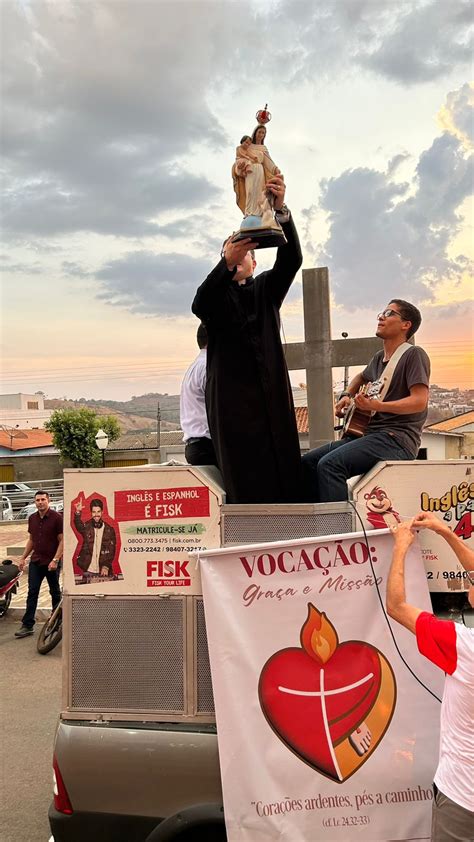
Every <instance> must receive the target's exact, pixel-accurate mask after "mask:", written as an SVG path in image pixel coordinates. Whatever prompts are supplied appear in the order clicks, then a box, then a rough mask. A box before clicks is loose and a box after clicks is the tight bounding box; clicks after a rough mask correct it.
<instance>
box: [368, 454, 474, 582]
mask: <svg viewBox="0 0 474 842" xmlns="http://www.w3.org/2000/svg"><path fill="white" fill-rule="evenodd" d="M471 464H472V463H470V462H469V461H467V460H465V459H458V460H455V459H450V460H448V461H442V462H441V461H440V462H434V461H433V462H431V461H430V462H385V463H383V464H382V465H380V466H376V467H375V468H374V469H373V470H372V471H370V472H369V473H368V474H366V475H365V476H363V477H362V479H361V481H360V482H359V483H358V484H357V485H356V486H355V488H354V490H353V498H354V502H355V504H356V507H357V511H358V513H359V516H360V517H361V519H362V521H363V523H364V525H365V528H366V529H371V530H372V529H386V528H387V527H391V526H394V525H395V524H396V523H399V522H401V521H402V520H407V519H408V518H411V517H414V515H416V514H417V513H418V512H420V511H422V512H434V513H435V514H436V516H437V517H439V518H440V519H441V520H444V521H445V522H446V523H448V525H449V527H450V528H451V529H452V530H453V532H454V533H455V534H456V535H458V536H459V537H460V538H461V539H462V540H463V541H466V543H468V544H469V546H471V547H472V548H473V549H474V477H473V475H472V474H471V471H472V468H471ZM419 540H420V547H421V552H422V555H423V561H424V565H425V570H426V577H427V579H428V587H429V589H430V591H433V592H434V591H458V592H460V591H463V590H467V589H468V580H467V575H466V572H465V571H464V570H463V568H462V567H461V565H460V564H459V562H458V560H457V558H456V556H455V554H454V552H453V551H452V550H451V549H450V547H448V545H447V544H446V541H444V540H443V538H441V537H440V536H439V535H436V533H434V532H432V531H431V530H428V529H425V530H422V532H421V533H420V537H419Z"/></svg>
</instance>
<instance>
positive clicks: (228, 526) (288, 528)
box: [222, 507, 353, 547]
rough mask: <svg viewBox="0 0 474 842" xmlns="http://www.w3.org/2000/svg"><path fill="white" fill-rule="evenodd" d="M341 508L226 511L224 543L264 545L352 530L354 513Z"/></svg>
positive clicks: (225, 544) (230, 544)
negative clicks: (301, 511) (291, 512)
mask: <svg viewBox="0 0 474 842" xmlns="http://www.w3.org/2000/svg"><path fill="white" fill-rule="evenodd" d="M341 509H342V510H341V511H331V512H322V513H318V514H316V513H314V512H311V514H294V515H289V514H256V515H250V514H247V513H245V514H244V513H243V514H227V513H226V515H225V518H224V524H223V533H224V534H223V542H222V543H223V545H224V546H227V547H228V546H232V545H234V546H235V545H237V544H254V543H255V544H261V543H265V542H267V541H291V539H292V538H312V537H316V536H318V535H338V534H343V533H346V532H351V531H352V529H353V526H352V522H353V514H352V512H351V511H348V510H347V509H345V508H342V507H341Z"/></svg>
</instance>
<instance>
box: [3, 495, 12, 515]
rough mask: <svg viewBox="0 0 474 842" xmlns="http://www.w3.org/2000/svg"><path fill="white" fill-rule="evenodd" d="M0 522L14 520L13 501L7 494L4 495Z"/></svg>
mask: <svg viewBox="0 0 474 842" xmlns="http://www.w3.org/2000/svg"><path fill="white" fill-rule="evenodd" d="M0 520H13V507H12V504H11V500H10V499H9V498H8V497H7V496H6V495H5V494H2V505H1V509H0Z"/></svg>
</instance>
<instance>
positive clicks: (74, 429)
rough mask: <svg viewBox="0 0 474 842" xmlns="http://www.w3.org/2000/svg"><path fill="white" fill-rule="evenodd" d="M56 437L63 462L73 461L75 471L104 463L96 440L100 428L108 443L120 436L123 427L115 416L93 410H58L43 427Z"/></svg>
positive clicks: (55, 442) (57, 447)
mask: <svg viewBox="0 0 474 842" xmlns="http://www.w3.org/2000/svg"><path fill="white" fill-rule="evenodd" d="M44 426H45V429H46V430H48V431H49V432H50V433H52V434H53V443H54V446H55V447H56V449H57V450H59V454H60V459H61V462H65V461H70V462H72V465H73V467H74V468H93V467H95V466H96V465H101V464H102V457H101V453H100V450H99V449H98V447H97V445H96V443H95V437H96V434H97V432H98V430H100V429H101V428H102V429H103V430H105V432H106V433H107V435H108V437H109V443H110V442H113V441H115V440H116V439H118V437H119V436H120V432H121V431H120V426H119V423H118V421H117V419H116V418H115V417H114V416H113V415H98V414H97V412H94V410H93V409H88V408H87V407H82V408H81V409H56V410H55V411H54V412H53V414H52V415H51V418H50V419H49V421H47V423H46V424H45V425H44Z"/></svg>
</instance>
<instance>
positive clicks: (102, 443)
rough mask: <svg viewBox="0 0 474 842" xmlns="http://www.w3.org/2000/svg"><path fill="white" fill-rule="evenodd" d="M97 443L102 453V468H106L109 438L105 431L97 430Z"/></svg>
mask: <svg viewBox="0 0 474 842" xmlns="http://www.w3.org/2000/svg"><path fill="white" fill-rule="evenodd" d="M95 443H96V445H97V447H98V448H99V450H101V451H102V467H103V468H105V451H106V450H107V445H108V443H109V437H108V435H107V433H106V432H105V430H97V433H96V437H95Z"/></svg>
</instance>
